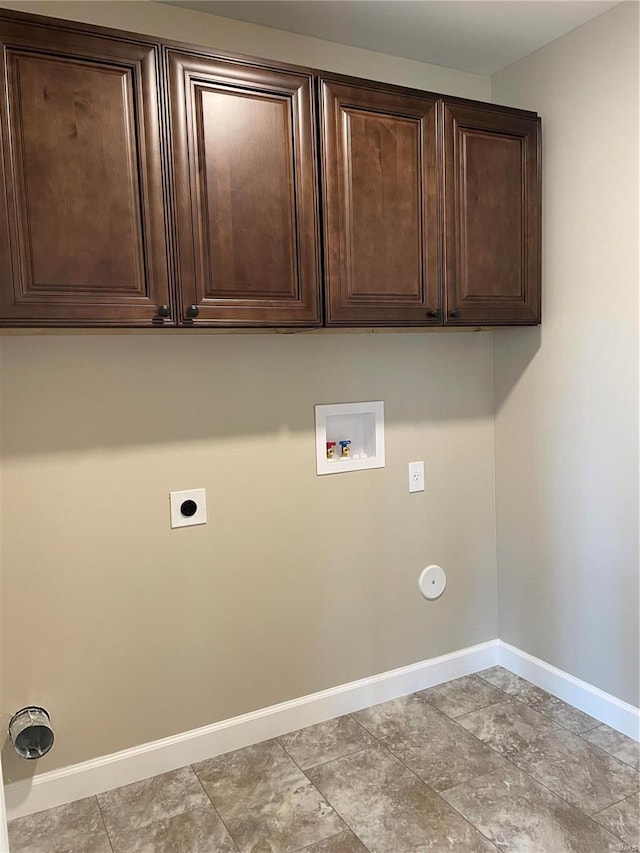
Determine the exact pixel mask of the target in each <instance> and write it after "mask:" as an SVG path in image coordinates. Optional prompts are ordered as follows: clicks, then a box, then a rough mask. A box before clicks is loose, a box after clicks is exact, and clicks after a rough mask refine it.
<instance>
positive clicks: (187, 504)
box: [180, 500, 198, 518]
mask: <svg viewBox="0 0 640 853" xmlns="http://www.w3.org/2000/svg"><path fill="white" fill-rule="evenodd" d="M180 512H181V513H182V515H184V516H186V517H187V518H191V516H192V515H195V514H196V513H197V512H198V504H197V503H196V502H195V501H192V500H188V501H183V502H182V503H181V504H180Z"/></svg>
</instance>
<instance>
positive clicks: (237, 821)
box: [195, 740, 345, 853]
mask: <svg viewBox="0 0 640 853" xmlns="http://www.w3.org/2000/svg"><path fill="white" fill-rule="evenodd" d="M195 770H196V772H197V773H198V776H199V777H200V780H201V781H202V784H203V785H204V787H205V789H206V791H207V793H208V794H209V796H210V797H211V800H212V801H213V804H214V805H215V807H216V809H217V810H218V812H219V814H220V817H221V818H222V820H223V821H224V822H225V824H226V826H227V829H228V830H229V832H230V833H231V837H232V838H233V840H234V841H235V843H236V844H237V845H238V848H239V850H240V851H242V853H245V851H247V853H267V851H268V853H279V851H283V853H284V851H290V850H300V849H301V848H303V847H305V846H309V844H312V843H313V842H315V841H321V840H322V839H324V838H329V837H330V836H332V835H337V834H338V833H339V832H341V831H343V830H344V829H345V825H344V823H343V822H342V820H341V819H340V818H339V817H338V815H337V814H336V813H335V812H334V811H333V809H332V808H331V806H330V805H329V804H328V803H327V802H325V800H324V798H323V797H322V796H321V795H320V793H319V792H318V791H317V790H316V789H315V788H314V787H313V785H312V784H311V782H309V780H308V779H307V777H306V776H305V775H304V773H303V772H302V771H301V770H300V769H299V768H298V767H297V766H296V765H295V763H294V762H293V760H292V759H291V758H290V757H289V756H288V755H287V753H286V752H285V750H284V749H283V747H282V746H281V745H280V744H279V743H278V742H277V741H275V740H272V741H265V742H264V743H259V744H256V745H255V746H249V747H247V748H246V749H239V750H237V751H236V752H230V753H227V754H226V755H221V756H218V757H217V758H212V759H210V760H209V761H203V762H201V763H200V764H196V765H195Z"/></svg>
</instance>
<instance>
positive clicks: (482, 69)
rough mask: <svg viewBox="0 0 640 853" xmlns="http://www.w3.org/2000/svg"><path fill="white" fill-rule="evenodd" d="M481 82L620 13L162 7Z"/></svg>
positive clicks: (363, 4)
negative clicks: (205, 14) (377, 54)
mask: <svg viewBox="0 0 640 853" xmlns="http://www.w3.org/2000/svg"><path fill="white" fill-rule="evenodd" d="M161 1H162V2H167V3H169V4H170V5H172V6H182V7H186V8H189V9H197V10H198V11H200V12H208V13H210V14H213V15H221V16H223V17H226V18H235V19H237V20H239V21H249V22H251V23H254V24H262V25H263V26H267V27H275V28H276V29H279V30H288V31H289V32H294V33H300V34H302V35H306V36H315V37H316V38H321V39H327V40H328V41H334V42H339V43H341V44H348V45H353V46H354V47H362V48H367V49H369V50H376V51H379V52H381V53H390V54H393V55H394V56H403V57H405V58H407V59H415V60H418V61H420V62H430V63H433V64H434V65H444V66H445V67H448V68H457V69H459V70H461V71H471V72H474V73H476V74H486V75H490V74H494V73H495V72H496V71H500V70H501V69H502V68H506V67H507V65H511V63H513V62H516V61H517V60H518V59H521V58H522V57H523V56H527V55H528V54H529V53H532V52H533V51H534V50H537V49H538V48H540V47H542V46H543V45H545V44H548V43H549V42H551V41H554V40H555V39H557V38H559V37H560V36H562V35H564V34H565V33H567V32H569V31H570V30H573V29H575V28H576V27H579V26H580V25H581V24H584V23H585V22H586V21H588V20H590V19H591V18H595V17H596V16H598V15H601V14H602V13H603V12H606V11H607V10H608V9H611V8H612V7H613V6H617V5H618V2H617V0H616V2H602V1H601V0H258V2H254V0H231V2H229V0H227V2H224V0H222V1H221V2H217V0H161Z"/></svg>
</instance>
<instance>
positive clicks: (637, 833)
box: [593, 794, 640, 849]
mask: <svg viewBox="0 0 640 853" xmlns="http://www.w3.org/2000/svg"><path fill="white" fill-rule="evenodd" d="M593 819H594V820H597V821H598V823H601V824H602V826H604V827H605V828H606V829H608V830H609V831H610V832H613V833H614V835H617V836H618V838H621V839H622V840H623V841H624V843H625V844H628V845H629V847H631V848H632V849H638V848H640V794H634V795H633V796H631V797H627V799H626V800H622V802H620V803H616V804H615V805H613V806H609V808H608V809H605V810H604V811H602V812H598V814H595V815H594V816H593Z"/></svg>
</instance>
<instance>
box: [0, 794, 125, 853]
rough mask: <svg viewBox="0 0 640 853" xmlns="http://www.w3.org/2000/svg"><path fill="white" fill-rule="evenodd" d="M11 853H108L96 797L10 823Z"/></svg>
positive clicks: (104, 830) (108, 848)
mask: <svg viewBox="0 0 640 853" xmlns="http://www.w3.org/2000/svg"><path fill="white" fill-rule="evenodd" d="M9 844H10V846H11V853H44V851H45V850H46V851H47V853H111V845H110V844H109V839H108V837H107V832H106V829H105V826H104V823H103V820H102V815H101V814H100V809H99V807H98V801H97V800H96V798H95V797H88V798H87V799H86V800H77V801H76V802H75V803H69V805H66V806H58V807H57V808H55V809H49V810H48V811H44V812H37V813H36V814H32V815H28V816H27V817H20V818H17V819H16V820H12V821H11V822H10V823H9Z"/></svg>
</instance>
